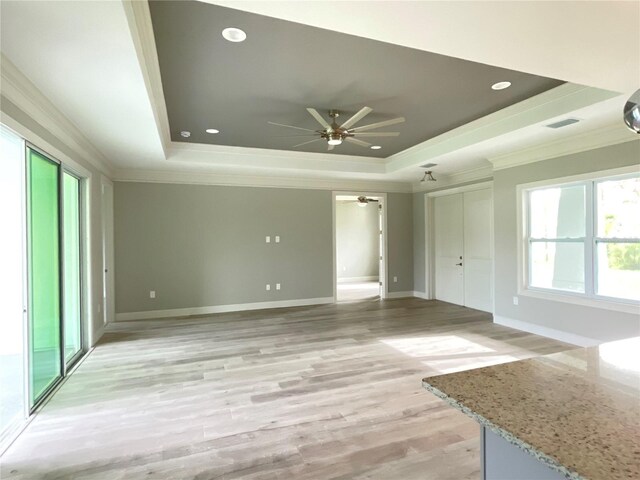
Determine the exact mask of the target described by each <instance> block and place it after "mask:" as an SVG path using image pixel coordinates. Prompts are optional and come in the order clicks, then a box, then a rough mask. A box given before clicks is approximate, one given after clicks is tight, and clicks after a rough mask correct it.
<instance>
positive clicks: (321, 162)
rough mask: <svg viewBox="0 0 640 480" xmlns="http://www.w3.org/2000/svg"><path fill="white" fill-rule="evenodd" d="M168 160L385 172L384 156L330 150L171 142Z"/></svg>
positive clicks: (214, 164)
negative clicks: (298, 149)
mask: <svg viewBox="0 0 640 480" xmlns="http://www.w3.org/2000/svg"><path fill="white" fill-rule="evenodd" d="M168 160H172V161H177V162H185V163H186V162H197V163H201V164H207V165H209V166H212V167H215V166H243V167H248V168H277V169H295V170H306V171H309V170H311V171H318V172H348V173H375V174H384V173H385V167H384V159H382V158H372V157H359V156H355V155H333V154H330V153H310V152H292V151H289V150H273V149H267V148H248V147H234V146H227V145H209V144H193V143H180V142H172V143H171V147H170V149H169V157H168Z"/></svg>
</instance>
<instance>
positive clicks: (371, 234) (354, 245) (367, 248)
mask: <svg viewBox="0 0 640 480" xmlns="http://www.w3.org/2000/svg"><path fill="white" fill-rule="evenodd" d="M379 250H380V234H379V213H378V204H377V203H373V202H372V203H369V204H367V206H366V207H361V206H359V205H358V203H357V202H356V201H354V200H351V201H349V200H338V201H337V202H336V258H337V266H338V280H343V281H344V280H346V279H354V280H355V279H364V278H373V277H375V278H376V279H377V278H378V272H379V269H380V261H379V256H380V254H379Z"/></svg>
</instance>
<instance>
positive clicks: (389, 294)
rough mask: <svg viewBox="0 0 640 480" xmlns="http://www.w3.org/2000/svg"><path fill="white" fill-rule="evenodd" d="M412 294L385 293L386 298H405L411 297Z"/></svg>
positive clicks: (410, 292)
mask: <svg viewBox="0 0 640 480" xmlns="http://www.w3.org/2000/svg"><path fill="white" fill-rule="evenodd" d="M413 296H414V295H413V292H412V291H409V292H389V293H387V297H386V298H407V297H413Z"/></svg>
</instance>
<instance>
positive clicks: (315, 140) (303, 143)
mask: <svg viewBox="0 0 640 480" xmlns="http://www.w3.org/2000/svg"><path fill="white" fill-rule="evenodd" d="M318 140H322V138H316V139H314V140H309V141H308V142H302V143H299V144H298V145H294V146H293V147H291V148H296V147H301V146H302V145H306V144H307V143H313V142H317V141H318Z"/></svg>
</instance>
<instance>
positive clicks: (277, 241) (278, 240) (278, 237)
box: [276, 235, 280, 243]
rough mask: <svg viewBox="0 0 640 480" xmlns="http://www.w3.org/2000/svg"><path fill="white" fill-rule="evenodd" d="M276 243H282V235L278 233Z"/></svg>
mask: <svg viewBox="0 0 640 480" xmlns="http://www.w3.org/2000/svg"><path fill="white" fill-rule="evenodd" d="M276 243H280V235H276Z"/></svg>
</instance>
